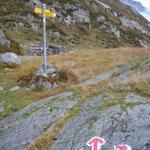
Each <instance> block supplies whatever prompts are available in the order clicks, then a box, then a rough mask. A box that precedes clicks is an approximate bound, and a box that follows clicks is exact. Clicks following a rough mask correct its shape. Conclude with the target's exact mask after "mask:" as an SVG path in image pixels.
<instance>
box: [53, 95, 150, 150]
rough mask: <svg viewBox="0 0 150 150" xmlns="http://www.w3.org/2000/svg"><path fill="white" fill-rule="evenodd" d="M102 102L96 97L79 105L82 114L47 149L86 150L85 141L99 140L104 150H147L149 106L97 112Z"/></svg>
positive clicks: (149, 133)
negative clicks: (124, 148) (121, 148)
mask: <svg viewBox="0 0 150 150" xmlns="http://www.w3.org/2000/svg"><path fill="white" fill-rule="evenodd" d="M104 100H105V99H104V97H101V98H100V97H97V98H95V99H94V100H93V99H92V100H90V101H89V102H87V103H86V104H83V106H82V108H81V110H82V111H81V112H80V113H79V114H78V115H77V116H76V117H74V118H73V119H71V120H70V121H69V122H68V123H67V124H66V125H65V127H64V128H63V129H62V131H61V132H60V134H59V135H58V136H57V137H56V139H57V140H56V141H55V143H54V144H53V145H52V146H51V148H50V149H51V150H56V149H57V150H62V149H65V150H71V149H72V150H79V149H84V150H89V149H90V148H89V147H88V146H87V145H86V143H87V141H88V140H90V139H91V138H92V137H94V136H99V137H102V138H104V139H105V140H106V142H107V143H106V144H105V145H104V146H103V149H104V150H112V149H113V146H114V145H117V144H128V145H130V146H131V147H132V148H133V149H136V150H141V149H142V148H143V149H144V150H149V149H150V147H149V144H148V143H149V139H150V129H149V125H150V116H149V113H150V109H149V108H150V105H149V104H145V105H144V104H143V105H137V106H133V107H131V108H127V109H126V110H122V109H121V108H120V106H119V105H116V106H112V107H110V108H107V109H104V110H103V109H99V107H100V105H101V102H102V101H104Z"/></svg>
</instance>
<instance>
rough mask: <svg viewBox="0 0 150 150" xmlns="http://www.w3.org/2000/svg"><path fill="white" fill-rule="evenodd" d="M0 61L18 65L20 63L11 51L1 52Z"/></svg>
mask: <svg viewBox="0 0 150 150" xmlns="http://www.w3.org/2000/svg"><path fill="white" fill-rule="evenodd" d="M0 61H1V62H2V63H4V64H7V65H19V64H20V59H19V57H18V56H17V55H16V54H15V53H12V52H8V53H5V54H2V55H1V56H0Z"/></svg>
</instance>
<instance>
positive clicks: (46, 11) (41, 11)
mask: <svg viewBox="0 0 150 150" xmlns="http://www.w3.org/2000/svg"><path fill="white" fill-rule="evenodd" d="M34 12H35V13H36V14H42V15H43V50H44V71H45V72H46V70H47V46H46V17H49V18H55V17H56V13H55V12H54V11H51V10H49V9H46V4H43V8H35V10H34Z"/></svg>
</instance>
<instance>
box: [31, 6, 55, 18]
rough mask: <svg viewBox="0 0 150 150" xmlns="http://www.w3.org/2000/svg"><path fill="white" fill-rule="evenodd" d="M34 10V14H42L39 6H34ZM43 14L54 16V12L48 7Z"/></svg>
mask: <svg viewBox="0 0 150 150" xmlns="http://www.w3.org/2000/svg"><path fill="white" fill-rule="evenodd" d="M34 11H35V13H36V14H42V13H43V9H41V8H35V10H34ZM44 15H45V16H46V17H52V18H55V17H56V13H55V12H53V11H50V10H49V9H45V10H44Z"/></svg>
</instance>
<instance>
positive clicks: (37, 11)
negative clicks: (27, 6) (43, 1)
mask: <svg viewBox="0 0 150 150" xmlns="http://www.w3.org/2000/svg"><path fill="white" fill-rule="evenodd" d="M34 11H35V13H36V14H42V9H41V8H35V10H34Z"/></svg>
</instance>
